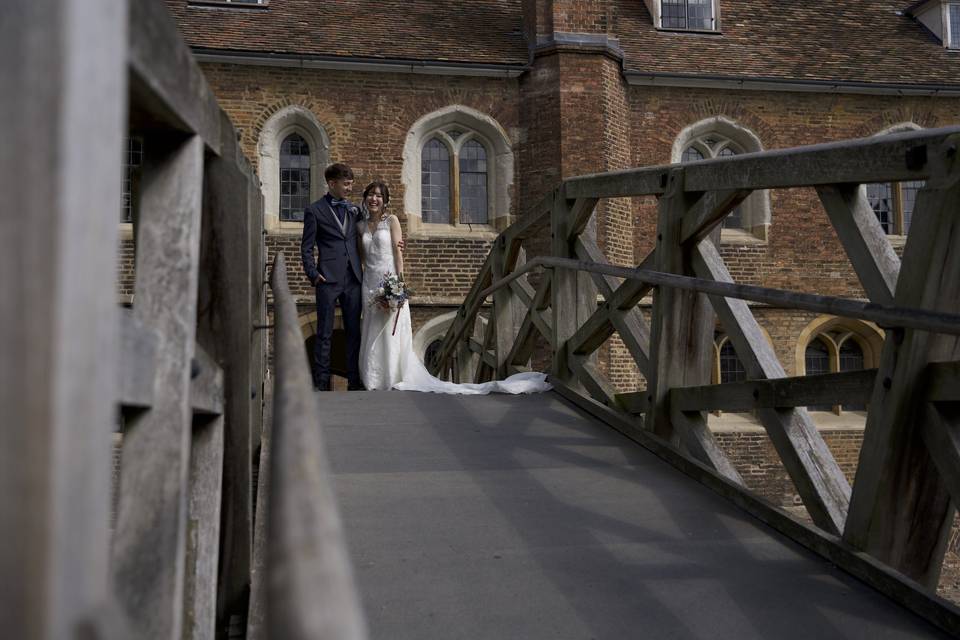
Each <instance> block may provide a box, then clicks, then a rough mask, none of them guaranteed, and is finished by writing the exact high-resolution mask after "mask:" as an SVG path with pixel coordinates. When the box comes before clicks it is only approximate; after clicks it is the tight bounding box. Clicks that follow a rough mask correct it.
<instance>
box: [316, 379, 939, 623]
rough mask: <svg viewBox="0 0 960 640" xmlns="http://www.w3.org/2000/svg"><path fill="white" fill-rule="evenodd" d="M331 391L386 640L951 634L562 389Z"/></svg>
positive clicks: (335, 448) (369, 592) (340, 475)
mask: <svg viewBox="0 0 960 640" xmlns="http://www.w3.org/2000/svg"><path fill="white" fill-rule="evenodd" d="M318 397H319V398H320V400H321V401H322V405H321V406H322V410H323V416H324V417H323V421H324V425H323V433H324V436H325V438H326V444H327V449H328V453H329V456H330V460H331V465H332V468H333V470H334V474H335V478H334V481H335V484H336V491H337V495H338V497H339V499H340V504H341V509H342V513H343V518H344V522H345V527H346V531H347V535H348V539H349V541H350V545H351V550H350V551H351V555H352V557H353V560H354V563H355V567H356V570H357V580H358V584H359V588H360V591H361V596H362V599H363V604H364V608H365V611H366V614H367V617H368V620H369V622H370V627H371V637H372V638H376V639H383V640H402V639H404V638H411V639H414V638H415V639H418V640H425V639H430V638H438V639H440V638H442V639H443V640H453V639H456V638H469V639H471V640H477V639H485V638H496V639H512V638H518V639H525V640H527V639H538V638H550V639H558V638H578V639H580V638H616V639H622V638H640V637H647V638H657V639H661V638H711V639H714V638H737V640H746V639H749V638H870V639H877V638H928V637H930V638H933V637H945V636H942V635H941V634H939V633H938V631H937V630H936V629H934V628H933V627H931V626H930V625H929V624H927V623H926V622H925V621H923V620H921V619H920V618H918V617H916V616H915V615H913V614H912V613H910V612H908V611H906V610H904V609H902V608H900V607H899V606H897V605H896V604H894V603H892V602H891V601H889V600H887V599H886V598H885V597H884V596H882V595H880V594H879V593H877V592H875V591H873V590H872V589H870V588H869V587H867V586H865V585H863V584H862V583H860V582H858V581H857V580H856V579H854V578H852V577H849V576H848V575H846V574H844V573H843V572H841V571H840V570H838V569H836V568H834V567H832V566H831V565H830V564H829V563H827V562H825V561H823V560H822V559H820V558H819V557H818V556H815V555H813V554H811V553H809V552H807V551H806V550H804V549H803V548H801V547H799V546H797V545H796V544H794V543H793V542H791V541H790V540H788V539H786V538H784V537H783V536H781V535H779V534H778V533H777V532H775V531H773V530H771V529H769V528H767V527H766V526H765V525H763V524H761V523H760V522H758V521H756V520H754V519H753V518H751V517H750V516H748V515H746V514H744V513H742V512H741V511H739V510H738V509H737V508H736V507H734V506H732V505H731V504H729V503H728V502H726V501H725V500H723V499H722V498H720V497H718V496H716V495H715V494H713V493H712V492H710V491H709V490H707V489H706V488H704V487H702V486H701V485H699V484H697V483H696V482H694V481H693V480H690V479H689V478H687V477H685V476H684V475H682V474H681V473H679V472H677V471H675V470H674V469H673V468H671V467H669V466H668V465H667V464H666V463H664V462H662V461H661V460H659V459H658V458H656V457H655V456H653V455H652V454H650V453H648V452H647V451H645V450H643V449H642V448H640V447H638V446H636V445H634V444H633V443H631V442H630V441H628V440H626V439H625V438H623V437H621V436H620V435H619V434H617V433H616V432H614V431H612V430H610V429H609V428H607V427H605V426H603V425H600V424H598V423H597V422H595V421H593V420H592V419H590V418H588V417H585V416H584V415H582V414H581V413H580V412H579V411H578V410H576V409H574V408H571V407H570V406H569V405H567V404H566V403H565V402H564V401H563V400H561V399H560V398H559V396H557V395H555V394H553V393H549V394H543V395H539V396H525V397H509V396H499V395H494V396H486V397H476V396H474V397H469V396H467V397H452V396H438V395H433V394H420V393H399V392H389V393H384V392H380V393H370V392H367V393H356V392H355V393H327V394H320V395H319V396H318Z"/></svg>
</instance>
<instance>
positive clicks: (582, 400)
mask: <svg viewBox="0 0 960 640" xmlns="http://www.w3.org/2000/svg"><path fill="white" fill-rule="evenodd" d="M551 382H552V383H553V385H554V390H555V392H556V393H557V394H559V395H560V396H562V397H563V398H564V399H566V400H567V401H568V402H570V403H571V404H572V405H573V406H575V407H578V408H579V409H581V410H582V411H584V412H586V413H587V414H589V415H591V416H593V417H594V418H596V419H597V420H599V421H600V422H602V423H604V424H606V425H607V426H609V427H610V428H612V429H615V430H616V431H618V432H620V433H622V434H623V435H624V436H626V437H627V438H630V439H631V440H633V441H634V442H636V443H637V444H639V445H640V446H642V447H644V448H645V449H647V450H648V451H650V452H651V453H653V454H654V455H656V456H657V457H659V458H660V459H662V460H664V461H665V462H666V463H668V464H670V465H671V466H673V467H674V468H675V469H677V470H679V471H681V472H682V473H684V474H686V475H687V476H689V477H690V478H692V479H693V480H695V481H696V482H699V483H700V484H702V485H703V486H705V487H707V488H708V489H710V490H711V491H714V492H715V493H717V494H718V495H720V496H723V497H724V498H725V499H727V500H729V501H730V502H731V503H732V504H734V505H736V506H737V507H739V508H740V509H743V510H744V511H746V512H747V513H749V514H750V515H752V516H753V517H755V518H757V519H759V520H760V521H761V522H764V523H766V524H768V525H769V526H771V527H773V528H774V529H776V530H777V531H779V532H780V533H782V534H783V535H785V536H787V537H789V538H790V539H792V540H794V541H795V542H797V543H798V544H800V545H801V546H803V547H804V548H806V549H809V550H810V551H812V552H814V553H816V554H818V555H819V556H821V557H822V558H824V559H825V560H826V561H827V562H829V563H830V564H833V565H836V566H838V567H840V568H841V569H843V570H845V571H847V572H848V573H850V574H852V575H854V576H856V577H857V578H858V579H860V580H862V581H863V582H865V583H867V584H869V585H870V586H872V587H873V588H875V589H877V590H878V591H880V592H881V593H883V594H884V595H886V596H887V597H888V598H890V599H891V600H893V601H894V602H896V603H898V604H900V605H901V606H903V607H905V608H907V609H908V610H910V611H913V612H914V613H916V614H917V615H919V616H921V617H923V618H924V619H925V620H927V621H929V622H930V623H931V624H933V625H935V626H937V627H939V628H940V629H943V630H944V631H946V632H947V633H950V634H952V635H960V609H958V608H957V607H956V606H955V605H953V604H952V603H950V602H947V601H946V600H944V599H943V598H940V597H938V596H937V595H936V593H935V592H934V591H932V590H926V589H923V588H920V587H919V586H918V585H917V583H916V582H914V581H912V580H910V579H908V578H905V577H904V576H903V575H901V574H900V573H898V572H896V571H894V570H893V569H891V568H889V567H887V566H885V565H884V564H883V563H881V562H880V561H878V560H877V559H875V558H872V557H870V556H869V555H867V554H865V553H861V552H858V551H857V550H856V549H854V548H853V547H851V546H849V545H847V544H845V543H844V542H843V540H841V539H840V538H838V537H837V536H834V535H830V534H828V533H825V532H824V531H823V530H821V529H818V528H816V527H814V526H811V525H809V524H807V523H806V522H802V521H800V520H798V519H797V518H796V517H794V516H793V515H791V514H789V513H787V512H786V511H784V510H783V509H781V508H779V507H776V506H774V505H772V504H770V502H769V501H768V500H766V499H764V498H762V497H760V496H758V495H756V494H754V493H752V492H751V491H749V490H748V489H746V488H744V487H743V486H741V485H739V484H738V483H736V482H733V481H731V480H729V479H728V478H724V477H723V476H721V475H720V474H719V473H717V472H716V470H714V469H711V468H710V467H709V466H707V465H705V464H703V463H702V462H699V461H697V460H694V459H693V458H691V457H690V456H687V455H684V454H683V453H681V452H680V451H678V450H677V449H675V448H674V447H671V446H670V444H669V443H667V442H665V441H664V440H662V439H660V438H658V437H657V436H655V435H653V434H652V433H650V432H649V431H646V430H643V429H640V428H639V427H637V426H636V425H635V424H633V423H632V422H630V421H628V420H627V419H626V417H625V416H624V415H623V414H622V413H621V412H619V411H616V410H614V409H611V408H610V407H606V406H604V405H602V404H600V403H599V402H597V401H595V400H593V399H592V398H588V397H586V396H584V395H582V394H580V393H578V392H576V391H574V390H573V389H572V388H570V387H568V386H567V385H565V384H563V383H562V382H560V381H556V380H551Z"/></svg>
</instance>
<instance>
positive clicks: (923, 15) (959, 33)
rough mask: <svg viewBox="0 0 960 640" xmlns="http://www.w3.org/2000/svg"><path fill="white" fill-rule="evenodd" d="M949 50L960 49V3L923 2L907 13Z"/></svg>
mask: <svg viewBox="0 0 960 640" xmlns="http://www.w3.org/2000/svg"><path fill="white" fill-rule="evenodd" d="M905 13H906V14H907V15H909V16H910V17H911V18H913V19H914V20H916V21H917V22H919V23H920V24H922V25H923V26H924V27H926V28H927V29H928V30H929V31H930V33H932V34H933V35H935V36H936V37H937V38H939V39H940V42H942V43H943V46H944V47H947V48H948V49H960V1H958V0H921V1H920V2H917V3H916V4H914V5H913V6H912V7H910V8H909V9H907V10H906V12H905Z"/></svg>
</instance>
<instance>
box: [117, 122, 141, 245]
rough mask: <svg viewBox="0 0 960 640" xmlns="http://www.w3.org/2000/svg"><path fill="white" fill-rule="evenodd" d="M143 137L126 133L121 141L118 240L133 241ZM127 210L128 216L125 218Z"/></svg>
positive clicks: (138, 201) (138, 195)
mask: <svg viewBox="0 0 960 640" xmlns="http://www.w3.org/2000/svg"><path fill="white" fill-rule="evenodd" d="M143 152H144V137H143V136H142V135H137V134H134V133H128V134H127V135H126V136H125V137H124V139H123V176H122V180H121V185H120V198H121V203H120V239H121V240H132V239H133V219H134V218H135V217H136V213H135V212H136V210H137V209H138V208H139V206H140V179H141V177H142V175H143V158H144V156H143ZM128 209H129V213H130V216H129V218H128V217H127V216H126V213H127V210H128Z"/></svg>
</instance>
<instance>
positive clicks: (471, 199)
mask: <svg viewBox="0 0 960 640" xmlns="http://www.w3.org/2000/svg"><path fill="white" fill-rule="evenodd" d="M460 221H461V222H464V223H469V224H486V222H487V150H486V149H484V148H483V145H482V144H480V143H479V142H477V141H476V140H468V141H467V142H466V143H464V145H463V146H462V147H461V148H460Z"/></svg>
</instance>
